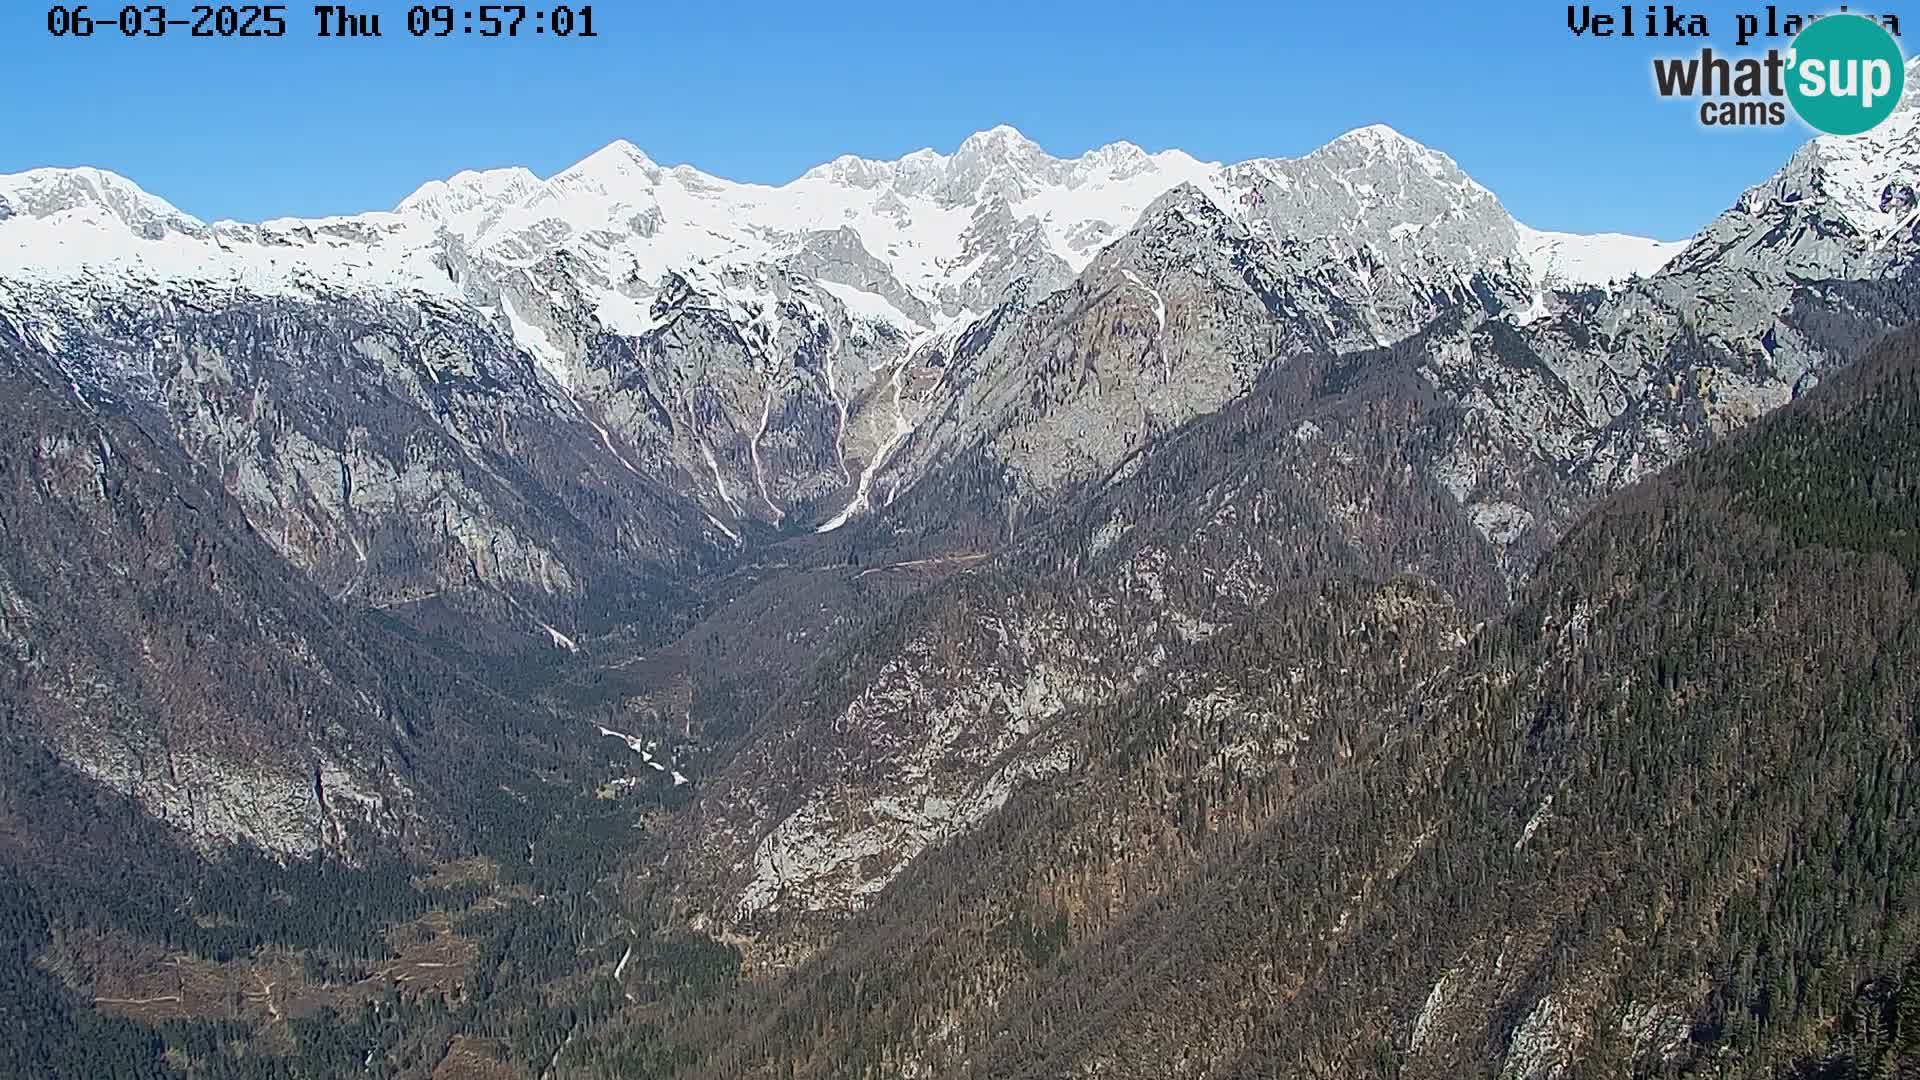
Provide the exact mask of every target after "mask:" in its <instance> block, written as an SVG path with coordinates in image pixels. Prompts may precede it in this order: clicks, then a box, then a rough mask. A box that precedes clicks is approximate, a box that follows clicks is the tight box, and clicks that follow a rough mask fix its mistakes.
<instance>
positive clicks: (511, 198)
mask: <svg viewBox="0 0 1920 1080" xmlns="http://www.w3.org/2000/svg"><path fill="white" fill-rule="evenodd" d="M540 184H541V180H540V178H539V177H538V176H535V175H534V174H533V172H532V171H531V170H529V169H525V168H521V167H519V166H515V167H513V168H508V169H486V170H483V171H476V170H473V169H466V170H463V171H461V172H458V173H455V174H454V175H452V176H450V177H448V178H447V179H445V180H429V181H427V182H426V183H424V184H422V185H420V187H419V189H418V190H416V191H415V192H414V193H413V194H411V195H409V196H407V197H406V198H404V199H402V200H400V204H399V205H398V206H396V207H394V213H397V214H410V215H414V216H418V217H424V218H428V219H430V220H433V221H447V220H450V219H453V218H457V217H459V216H460V215H463V214H466V213H470V212H472V211H475V210H484V209H492V208H495V207H498V206H501V205H503V204H506V203H512V202H518V201H520V200H521V199H524V198H526V197H527V196H528V195H531V194H532V193H533V192H534V191H536V190H537V189H538V188H539V187H540Z"/></svg>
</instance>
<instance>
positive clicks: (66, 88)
mask: <svg viewBox="0 0 1920 1080" xmlns="http://www.w3.org/2000/svg"><path fill="white" fill-rule="evenodd" d="M178 6H181V7H183V8H184V7H185V6H188V5H178ZM408 6H409V5H405V4H391V3H367V4H361V5H358V8H359V9H361V10H377V11H380V12H383V13H384V15H383V22H384V25H383V29H384V30H385V32H386V37H385V38H384V39H383V40H380V41H338V40H323V39H318V38H316V37H314V36H313V30H312V26H313V22H314V18H313V14H312V5H311V4H296V5H292V6H291V12H290V24H291V26H292V28H293V32H292V33H290V34H289V36H288V37H287V38H285V39H282V40H253V41H240V40H225V41H207V40H198V41H196V40H192V39H189V38H186V37H182V36H178V35H177V34H176V35H175V36H169V37H166V38H162V39H157V40H156V39H141V40H134V41H121V40H117V39H114V38H113V36H111V35H99V36H97V37H96V39H95V40H91V41H76V40H56V39H53V38H51V37H49V35H48V34H47V31H46V26H45V24H44V17H45V14H46V11H45V8H46V5H43V4H35V5H27V4H7V5H5V13H4V14H3V15H0V103H3V104H0V172H12V171H16V170H20V169H25V168H31V167H35V166H41V165H79V164H87V165H97V166H100V167H103V168H107V169H112V170H114V171H116V172H119V173H122V174H125V175H127V176H129V177H131V178H132V179H134V180H135V181H136V182H138V183H140V184H141V185H142V186H143V187H145V188H147V189H148V190H150V191H153V192H155V193H156V194H159V195H162V196H164V197H166V198H168V199H170V200H171V201H173V202H174V203H176V204H177V205H179V206H180V207H181V208H182V209H185V210H186V211H188V212H189V213H192V214H195V215H197V216H200V217H203V218H210V219H211V218H237V219H241V220H258V219H261V218H264V217H273V216H279V215H286V214H297V215H312V214H324V213H346V212H354V211H359V210H367V209H384V208H387V207H390V206H391V205H392V204H394V203H395V202H397V201H398V200H399V199H400V198H402V197H403V196H405V195H406V194H407V193H408V192H409V191H411V190H413V188H415V187H416V186H418V185H419V184H420V183H421V182H422V181H424V180H427V179H431V178H434V177H441V176H446V175H449V174H451V173H453V172H456V171H458V170H460V169H462V168H483V167H490V166H499V165H511V164H520V165H526V166H528V167H529V168H531V169H533V170H534V171H535V172H536V173H539V174H541V175H543V176H544V175H550V174H551V173H553V172H556V171H558V170H560V169H562V168H564V167H566V166H567V165H569V164H571V163H572V162H574V161H576V160H578V159H579V158H582V157H584V156H586V155H587V154H588V153H590V152H592V151H593V150H594V149H596V148H598V147H600V146H602V145H604V144H606V143H607V142H610V141H612V140H613V139H615V138H626V139H630V140H631V141H633V142H634V143H636V144H637V145H639V146H640V147H641V148H643V149H644V150H646V151H647V152H648V154H650V155H651V156H652V157H654V158H655V159H656V160H659V161H662V162H665V163H669V164H673V163H679V162H689V163H692V164H694V165H697V166H699V167H700V168H702V169H705V170H706V171H708V172H712V173H717V174H719V175H722V176H728V177H733V178H735V179H741V180H755V181H765V182H776V183H777V182H781V181H784V180H787V179H791V178H792V177H793V176H795V175H798V174H799V173H800V172H802V171H804V170H805V169H806V168H808V167H809V166H811V165H814V164H817V163H819V162H821V161H825V160H827V159H829V158H832V157H834V156H836V155H838V154H841V153H856V154H860V155H862V156H865V157H895V156H898V155H900V154H903V153H906V152H908V151H911V150H915V149H918V148H920V147H922V146H932V147H934V148H935V149H939V150H942V151H947V150H951V149H952V148H953V147H954V146H955V145H957V144H958V143H959V141H960V140H961V139H962V138H964V137H965V136H966V135H967V134H968V133H969V132H972V131H975V130H978V129H982V128H986V127H990V126H992V125H994V124H997V123H1010V124H1012V125H1014V126H1015V127H1018V128H1019V129H1020V130H1022V131H1023V132H1025V133H1026V134H1027V135H1028V136H1029V137H1030V138H1032V139H1034V140H1035V141H1037V142H1039V143H1040V144H1041V145H1042V146H1043V147H1045V148H1046V149H1047V150H1049V151H1050V152H1052V153H1055V154H1058V155H1062V156H1066V155H1071V154H1077V153H1080V152H1081V151H1084V150H1086V149H1088V148H1089V147H1092V146H1097V145H1100V144H1102V143H1106V142H1110V141H1113V140H1116V139H1127V140H1130V141H1132V142H1135V143H1138V144H1140V145H1142V146H1144V147H1146V148H1147V149H1149V150H1158V149H1164V148H1167V147H1170V146H1178V147H1180V148H1182V149H1185V150H1187V151H1188V152H1190V153H1193V154H1194V155H1196V156H1198V157H1202V158H1207V159H1215V160H1238V159H1242V158H1246V157H1252V156H1260V155H1295V154H1300V153H1304V152H1306V151H1308V150H1310V149H1312V148H1313V147H1315V146H1317V145H1319V144H1321V143H1323V142H1325V141H1326V140H1327V139H1329V138H1331V137H1333V136H1335V135H1338V134H1339V133H1340V132H1342V131H1345V130H1347V129H1349V128H1353V127H1357V126H1360V125H1363V124H1368V123H1386V124H1390V125H1392V126H1393V127H1396V128H1398V129H1400V130H1401V131H1403V132H1405V133H1406V134H1408V135H1410V136H1412V137H1414V138H1416V139H1419V140H1420V141H1422V142H1424V143H1427V144H1429V145H1431V146H1434V147H1436V148H1438V149H1440V150H1443V151H1445V152H1447V153H1449V154H1451V155H1452V156H1453V157H1455V158H1456V159H1458V160H1459V161H1460V163H1461V164H1462V166H1464V167H1465V168H1466V169H1467V171H1468V172H1470V173H1471V174H1473V175H1474V176H1475V178H1477V179H1478V180H1480V181H1481V182H1482V183H1484V184H1486V185H1487V186H1488V187H1490V188H1492V189H1493V191H1494V192H1495V193H1496V194H1498V195H1499V196H1500V197H1501V199H1502V200H1503V201H1504V202H1505V203H1506V204H1507V206H1508V207H1509V209H1511V210H1512V211H1513V212H1514V213H1515V215H1516V216H1518V217H1519V218H1520V219H1521V220H1523V221H1525V222H1527V223H1528V224H1531V225H1535V226H1537V227H1540V228H1551V229H1568V230H1579V231H1604V230H1619V231H1627V232H1638V233H1644V234H1648V235H1653V236H1658V237H1661V238H1665V239H1672V238H1678V237H1682V236H1686V235H1688V234H1690V233H1691V232H1693V231H1694V230H1695V229H1696V228H1697V227H1698V226H1700V225H1702V224H1704V223H1705V222H1706V221H1707V220H1709V219H1710V218H1711V217H1712V216H1713V215H1715V214H1716V213H1718V212H1719V211H1720V210H1722V209H1724V208H1725V207H1726V206H1728V205H1730V204H1731V203H1732V201H1733V200H1734V198H1735V197H1736V196H1737V195H1738V193H1739V192H1740V191H1741V190H1742V189H1743V188H1745V187H1746V186H1747V185H1749V184H1751V183H1754V182H1757V181H1759V180H1761V179H1763V178H1764V177H1766V176H1767V175H1768V174H1770V173H1771V172H1772V171H1773V170H1774V169H1776V168H1778V167H1779V165H1780V164H1781V163H1782V162H1783V161H1784V160H1785V159H1786V157H1787V156H1788V155H1789V154H1790V153H1791V152H1792V149H1793V148H1794V146H1796V145H1797V144H1798V143H1799V142H1801V141H1802V140H1804V139H1805V138H1806V137H1807V136H1808V135H1809V132H1808V131H1807V130H1806V129H1804V128H1801V127H1798V126H1797V125H1796V126H1793V127H1789V128H1787V129H1779V130H1759V129H1748V130H1732V131H1726V130H1722V131H1714V130H1708V129H1704V128H1702V127H1701V126H1700V125H1699V123H1698V121H1697V118H1696V115H1695V108H1694V107H1692V106H1689V105H1687V104H1686V103H1683V102H1677V101H1661V100H1660V99H1658V98H1657V97H1656V96H1655V95H1654V93H1653V90H1652V78H1651V74H1650V70H1649V65H1648V60H1649V58H1650V57H1652V56H1655V55H1686V54H1688V53H1690V52H1696V51H1697V50H1698V48H1699V46H1700V44H1701V42H1697V41H1696V42H1681V41H1650V40H1648V39H1644V38H1636V39H1625V38H1617V39H1613V40H1595V39H1591V38H1588V39H1584V40H1576V39H1575V38H1574V37H1573V36H1572V35H1571V34H1570V33H1569V32H1568V30H1567V25H1566V20H1567V12H1566V9H1565V6H1564V5H1561V4H1557V3H1551V2H1547V3H1542V2H1539V0H1531V2H1522V0H1492V2H1487V3H1471V4H1434V3H1430V2H1420V3H1412V2H1409V3H1372V4H1366V3H1311V4H1304V3H1303V4H1295V3H1276V2H1274V0H1257V2H1246V3H1239V2H1235V3H1223V2H1222V3H1207V2H1201V3H1188V4H1170V3H1151V4H1147V3H1132V2H1129V0H1105V2H1100V3H1081V2H1077V0H1076V2H1067V0H1025V2H1021V3H1007V2H1003V0H968V2H966V3H932V4H923V3H916V2H913V0H897V2H894V3H888V4H870V3H865V2H839V3H832V4H823V5H813V4H791V3H760V2H757V0H756V2H738V0H736V2H732V3H705V4H691V5H689V4H655V3H636V2H632V0H621V2H602V3H599V4H596V5H594V6H595V11H596V23H597V28H598V29H599V31H600V37H599V38H598V39H597V40H592V41H584V40H568V41H561V40H555V39H553V38H551V37H545V38H537V39H536V38H528V39H522V40H504V39H500V40H481V39H477V38H462V37H455V38H452V39H445V40H436V39H425V40H413V39H410V38H408V37H407V35H406V34H405V32H404V23H405V13H406V10H407V7H408ZM475 6H476V5H473V4H467V5H463V7H464V8H469V9H470V8H473V7H475ZM535 6H543V5H538V4H536V5H535ZM1603 6H1604V7H1610V8H1611V9H1612V10H1615V11H1617V10H1618V6H1619V5H1618V4H1617V3H1615V4H1612V5H1603ZM1640 6H1643V5H1636V7H1640ZM1681 6H1682V7H1685V8H1687V9H1688V10H1697V11H1701V12H1704V13H1706V14H1707V15H1708V16H1709V18H1710V19H1711V20H1713V23H1714V30H1715V34H1714V37H1713V39H1712V40H1711V44H1713V45H1715V46H1716V47H1719V48H1722V49H1726V50H1728V51H1731V50H1732V46H1733V16H1732V13H1733V12H1734V11H1736V10H1755V9H1758V8H1761V7H1763V6H1764V5H1760V4H1743V5H1738V6H1735V5H1729V4H1707V3H1702V4H1695V5H1691V6H1688V5H1684V4H1683V5H1681ZM1781 6H1782V7H1784V8H1787V9H1789V10H1799V8H1800V7H1802V6H1807V7H1808V10H1809V11H1813V12H1817V11H1820V10H1823V8H1824V6H1823V5H1822V4H1817V3H1816V4H1812V5H1811V6H1808V5H1806V4H1799V5H1796V4H1795V3H1792V2H1788V3H1784V4H1782V5H1781ZM1858 6H1861V7H1869V6H1870V5H1858ZM119 8H120V5H118V4H112V3H109V4H99V3H95V4H93V5H92V7H91V10H92V11H93V13H94V14H95V15H97V16H98V15H103V14H104V15H108V16H110V15H111V14H112V13H114V12H117V11H118V10H119ZM1903 29H1904V28H1903Z"/></svg>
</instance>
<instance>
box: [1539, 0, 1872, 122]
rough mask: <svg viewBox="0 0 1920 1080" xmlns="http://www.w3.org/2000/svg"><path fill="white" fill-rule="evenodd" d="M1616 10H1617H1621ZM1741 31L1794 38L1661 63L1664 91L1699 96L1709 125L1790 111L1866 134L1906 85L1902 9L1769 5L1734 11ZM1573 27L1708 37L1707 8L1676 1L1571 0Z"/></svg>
mask: <svg viewBox="0 0 1920 1080" xmlns="http://www.w3.org/2000/svg"><path fill="white" fill-rule="evenodd" d="M1615 12H1617V14H1616V13H1615ZM1734 22H1735V29H1736V40H1737V43H1738V44H1739V45H1742V46H1744V45H1746V44H1748V43H1749V42H1751V41H1754V40H1755V39H1756V38H1773V39H1775V40H1781V41H1787V42H1789V44H1788V45H1787V47H1786V48H1785V49H1781V48H1777V47H1776V48H1770V49H1768V50H1767V51H1766V52H1764V53H1761V54H1759V55H1745V56H1723V55H1721V54H1719V53H1716V52H1715V51H1714V50H1713V49H1712V48H1711V47H1707V48H1702V49H1701V50H1700V52H1699V53H1698V54H1697V55H1693V56H1681V57H1670V58H1662V59H1657V60H1655V61H1654V62H1653V83H1654V89H1655V90H1656V91H1657V92H1658V93H1659V95H1660V96H1661V97H1663V98H1686V99H1693V100H1698V101H1699V102H1700V105H1699V109H1700V113H1699V115H1700V122H1701V123H1702V124H1704V125H1706V126H1708V127H1756V126H1768V127H1778V126H1781V125H1784V124H1785V123H1786V122H1787V118H1788V116H1789V115H1793V116H1798V117H1799V118H1800V120H1801V121H1802V122H1804V123H1805V124H1807V126H1809V127H1812V128H1814V129H1816V130H1818V131H1822V132H1825V133H1827V134H1829V135H1858V134H1861V133H1862V132H1866V131H1871V130H1873V129H1874V128H1875V127H1878V126H1879V125H1880V124H1881V123H1882V122H1883V121H1885V120H1886V119H1887V117H1889V116H1892V115H1893V111H1894V110H1895V109H1896V108H1898V107H1899V105H1900V97H1901V95H1902V94H1903V93H1905V91H1906V59H1905V57H1904V55H1903V54H1902V52H1901V49H1900V41H1899V34H1900V22H1899V17H1898V16H1896V15H1884V16H1873V15H1862V14H1858V13H1855V12H1852V11H1849V10H1848V9H1847V8H1846V7H1845V6H1844V5H1843V6H1842V7H1841V8H1840V10H1839V11H1838V12H1835V13H1833V14H1830V15H1806V16H1801V15H1782V14H1781V13H1780V12H1779V11H1778V9H1777V8H1776V7H1774V6H1772V5H1769V6H1768V7H1767V8H1766V9H1765V10H1764V11H1759V12H1751V13H1746V14H1740V15H1736V16H1734ZM1567 28H1568V29H1569V30H1571V31H1572V32H1573V34H1574V36H1576V37H1666V38H1676V37H1679V38H1704V37H1707V36H1708V35H1709V34H1710V33H1711V27H1710V26H1709V23H1708V20H1707V17H1706V16H1705V15H1698V14H1691V13H1687V12H1683V11H1680V10H1677V9H1676V8H1675V7H1674V6H1673V5H1648V6H1647V7H1646V8H1645V9H1644V10H1643V11H1642V10H1635V9H1634V7H1633V6H1632V5H1627V6H1625V7H1621V8H1618V9H1611V10H1602V9H1596V8H1593V7H1592V6H1590V5H1578V6H1575V5H1569V6H1568V8H1567Z"/></svg>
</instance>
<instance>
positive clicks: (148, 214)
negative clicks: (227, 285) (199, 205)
mask: <svg viewBox="0 0 1920 1080" xmlns="http://www.w3.org/2000/svg"><path fill="white" fill-rule="evenodd" d="M0 203H4V205H5V206H6V210H5V211H0V220H5V219H6V218H8V217H26V218H38V219H50V218H56V217H59V216H61V215H71V214H87V213H89V212H91V213H94V214H99V215H105V216H109V217H111V218H112V219H114V220H116V221H118V222H120V223H121V224H123V225H125V226H126V227H127V228H129V229H132V230H133V232H134V234H135V235H137V236H142V237H146V238H147V239H157V238H159V236H161V235H162V234H164V233H167V232H198V231H200V230H201V228H202V227H203V223H202V222H201V221H200V220H199V219H198V218H195V217H193V216H191V215H189V214H186V213H183V212H181V211H180V210H179V209H178V208H177V207H175V206H174V205H173V204H172V203H170V202H168V201H167V200H165V199H162V198H161V197H159V196H158V195H153V194H149V193H148V192H146V191H145V190H143V189H142V188H141V187H140V185H138V184H136V183H134V182H133V181H131V180H129V179H127V178H126V177H124V176H121V175H119V174H118V173H112V172H108V171H107V170H105V169H95V168H91V167H87V166H82V167H78V168H70V169H30V170H28V171H26V172H23V173H16V174H14V175H12V176H0Z"/></svg>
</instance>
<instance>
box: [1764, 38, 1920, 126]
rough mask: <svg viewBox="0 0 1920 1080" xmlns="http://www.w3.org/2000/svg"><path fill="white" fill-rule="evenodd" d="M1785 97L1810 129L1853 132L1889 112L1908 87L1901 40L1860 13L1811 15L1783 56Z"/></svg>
mask: <svg viewBox="0 0 1920 1080" xmlns="http://www.w3.org/2000/svg"><path fill="white" fill-rule="evenodd" d="M1787 64H1788V67H1789V69H1790V71H1789V74H1788V76H1787V99H1788V100H1789V101H1791V102H1793V111H1794V112H1797V113H1799V114H1800V119H1802V120H1804V121H1806V122H1807V124H1808V125H1809V126H1811V127H1814V128H1817V129H1819V130H1820V131H1824V132H1826V133H1827V134H1829V135H1858V134H1860V133H1861V132H1863V131H1870V130H1872V129H1873V128H1874V127H1876V126H1878V125H1879V123H1880V122H1881V121H1882V120H1885V119H1886V118H1887V117H1889V116H1892V115H1893V110H1894V109H1895V108H1897V107H1898V106H1899V104H1900V95H1901V94H1902V93H1903V92H1905V90H1906V88H1907V66H1906V60H1905V59H1904V58H1903V57H1902V56H1901V55H1900V43H1899V42H1898V41H1895V40H1894V37H1893V35H1892V34H1889V33H1887V31H1886V30H1885V29H1884V28H1883V27H1881V25H1880V24H1879V23H1877V22H1875V21H1874V20H1872V19H1869V18H1867V17H1866V16H1864V15H1828V16H1826V17H1825V18H1820V19H1815V20H1814V21H1812V22H1810V23H1808V24H1807V28H1806V29H1804V30H1802V31H1800V36H1798V37H1796V38H1794V39H1793V51H1792V52H1791V53H1789V54H1787Z"/></svg>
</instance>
